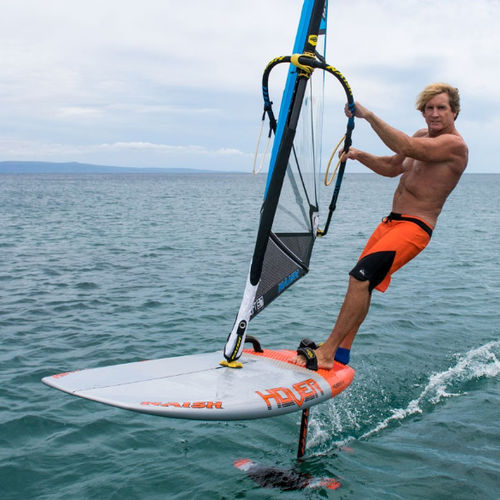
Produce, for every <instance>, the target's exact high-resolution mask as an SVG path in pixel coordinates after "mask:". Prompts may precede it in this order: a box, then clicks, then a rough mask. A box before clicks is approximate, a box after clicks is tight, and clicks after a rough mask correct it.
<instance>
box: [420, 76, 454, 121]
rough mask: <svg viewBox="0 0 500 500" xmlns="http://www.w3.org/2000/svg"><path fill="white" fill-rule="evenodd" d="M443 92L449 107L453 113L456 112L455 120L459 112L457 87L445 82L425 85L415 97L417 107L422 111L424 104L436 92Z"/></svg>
mask: <svg viewBox="0 0 500 500" xmlns="http://www.w3.org/2000/svg"><path fill="white" fill-rule="evenodd" d="M443 92H445V93H446V94H448V98H449V101H450V108H451V110H452V111H453V113H456V116H455V120H456V119H457V116H458V113H459V112H460V96H459V94H458V89H457V88H455V87H452V86H451V85H449V84H447V83H440V82H438V83H431V84H429V85H427V87H425V89H424V90H422V92H420V94H419V95H418V97H417V109H418V110H419V111H421V112H422V113H423V112H424V110H425V105H426V104H427V103H428V102H429V101H430V100H431V99H432V98H433V97H434V96H437V95H438V94H442V93H443Z"/></svg>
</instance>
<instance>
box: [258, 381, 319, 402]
mask: <svg viewBox="0 0 500 500" xmlns="http://www.w3.org/2000/svg"><path fill="white" fill-rule="evenodd" d="M255 392H256V393H257V394H258V395H259V396H260V397H261V398H262V399H263V400H264V401H265V402H266V404H267V409H268V410H272V407H273V401H274V403H275V405H276V407H278V408H283V407H286V406H292V405H297V406H298V407H299V408H300V407H301V406H302V405H303V404H304V403H305V402H306V401H311V400H312V399H316V398H319V396H320V395H321V394H323V390H322V389H321V387H320V385H319V384H318V383H317V382H316V381H315V380H314V379H312V378H309V379H307V380H303V381H302V382H297V383H296V384H293V385H292V387H291V388H290V387H275V388H273V389H266V391H265V392H260V391H255Z"/></svg>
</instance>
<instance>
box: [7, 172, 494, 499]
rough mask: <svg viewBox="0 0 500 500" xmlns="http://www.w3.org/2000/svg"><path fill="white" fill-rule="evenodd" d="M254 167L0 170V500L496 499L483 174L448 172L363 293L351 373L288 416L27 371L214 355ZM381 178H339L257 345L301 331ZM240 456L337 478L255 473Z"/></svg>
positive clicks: (248, 214)
mask: <svg viewBox="0 0 500 500" xmlns="http://www.w3.org/2000/svg"><path fill="white" fill-rule="evenodd" d="M264 182H265V179H264V177H263V176H261V177H259V176H257V177H253V176H251V175H247V174H189V175H188V174H185V175H182V174H111V175H107V174H106V175H104V174H103V175H76V174H73V175H49V174H48V175H1V176H0V332H1V334H0V335H1V343H0V496H1V497H2V498H3V499H31V498H37V499H68V498H71V499H80V498H82V499H87V498H96V499H101V498H102V499H190V500H192V499H198V498H200V499H234V498H240V499H244V498H248V499H254V498H262V499H268V498H290V499H299V498H300V499H302V498H311V499H316V498H339V499H422V498H426V499H427V498H429V499H467V500H470V499H498V498H500V428H499V422H500V339H499V333H500V324H499V318H500V309H499V308H500V265H499V257H498V256H499V253H500V205H499V202H498V197H499V193H500V175H479V174H474V175H472V174H470V175H465V176H464V177H463V179H462V180H461V182H460V184H459V185H458V187H457V188H456V190H455V191H454V192H453V193H452V195H451V196H450V198H449V200H448V202H447V204H446V206H445V209H444V211H443V213H442V215H441V217H440V219H439V221H438V225H437V227H436V230H435V232H434V235H433V238H432V241H431V243H430V245H429V247H428V248H427V249H426V250H425V251H424V252H423V253H422V254H421V255H419V256H418V257H417V258H416V259H415V260H414V261H412V262H411V263H410V264H408V265H407V266H406V267H405V268H403V269H402V270H400V271H399V272H398V273H397V274H396V275H395V276H394V277H393V280H392V284H391V286H390V287H389V289H388V291H387V292H386V293H385V294H380V293H378V292H374V297H373V300H372V307H371V310H370V313H369V315H368V317H367V319H366V321H365V323H364V324H363V326H362V328H361V330H360V333H359V335H358V338H357V339H356V342H355V344H354V346H353V351H352V355H351V365H352V366H353V367H354V368H355V370H356V377H355V379H354V382H353V383H352V385H351V386H350V387H349V388H348V389H347V390H346V391H345V392H344V393H342V394H341V395H339V396H338V397H336V398H334V399H333V400H330V401H329V402H326V403H323V404H320V405H317V406H315V407H313V408H312V410H311V417H310V434H309V439H308V445H307V451H306V455H305V457H304V459H303V460H301V461H298V460H297V459H296V453H297V440H298V434H299V426H300V414H299V413H295V414H289V415H285V416H281V417H276V418H270V419H264V420H251V421H239V422H200V421H188V420H175V419H167V418H161V417H155V416H150V415H144V414H138V413H133V412H128V411H124V410H119V409H116V408H112V407H108V406H105V405H100V404H98V403H93V402H90V401H86V400H83V399H79V398H75V397H72V396H69V395H67V394H65V393H62V392H59V391H55V390H53V389H51V388H49V387H47V386H45V385H43V384H42V383H41V381H40V380H41V378H42V377H44V376H47V375H51V374H54V373H60V372H65V371H70V370H75V369H81V368H90V367H96V366H104V365H109V364H117V363H124V362H131V361H137V360H141V359H154V358H162V357H168V356H180V355H185V354H191V353H199V352H210V351H215V350H218V349H220V348H222V346H223V344H224V342H225V339H226V336H227V334H228V332H229V330H230V328H231V326H232V323H233V321H234V317H235V315H236V312H237V309H238V307H239V303H240V300H241V295H242V292H243V288H244V284H245V279H246V275H247V272H248V265H249V261H250V257H251V254H252V251H253V244H254V240H255V235H256V229H257V220H258V215H259V210H260V204H261V200H262V193H263V186H264ZM395 182H397V181H394V180H393V179H384V178H380V177H377V176H375V175H369V174H366V175H365V174H350V175H347V176H346V178H345V180H344V184H343V187H342V192H341V194H340V200H339V203H338V207H337V210H336V212H335V216H334V219H333V221H332V225H331V227H330V232H329V234H328V236H327V237H325V238H322V239H319V240H318V242H317V244H316V247H315V252H314V255H313V258H312V263H311V271H310V273H309V274H308V276H306V277H305V278H304V279H302V280H301V281H299V282H298V283H297V284H296V285H294V286H293V287H292V288H291V289H290V290H289V291H287V292H286V293H285V294H284V295H283V296H282V297H280V298H279V299H278V300H276V301H275V302H274V303H273V304H272V306H270V307H269V308H268V309H266V310H265V311H264V312H262V313H261V314H260V315H259V316H258V317H257V318H256V319H255V320H254V321H252V323H251V325H250V326H251V328H250V333H251V334H252V335H254V336H256V337H258V338H259V340H260V341H261V343H262V344H263V345H264V347H269V348H283V347H286V348H294V347H296V346H297V344H298V342H299V340H300V339H301V338H303V337H311V338H313V339H315V340H316V341H321V340H323V339H324V338H326V336H327V335H328V334H329V332H330V329H331V327H332V325H333V322H334V320H335V318H336V315H337V313H338V310H339V308H340V306H341V303H342V300H343V297H344V293H345V289H346V285H347V278H348V274H347V273H348V271H349V270H350V268H351V267H352V265H353V263H354V262H355V261H356V259H357V257H358V255H359V253H360V251H361V249H362V247H363V245H364V243H365V241H366V239H367V238H368V236H369V234H370V233H371V231H372V229H373V228H374V227H375V225H376V224H377V223H378V222H379V221H380V219H381V218H382V217H383V216H384V215H386V214H387V213H388V212H389V211H390V205H391V199H392V192H393V191H394V188H395ZM239 458H249V459H251V460H253V461H255V462H258V463H260V464H263V465H267V466H275V467H279V468H283V469H287V470H294V471H296V472H298V473H303V474H311V475H312V476H317V477H333V478H336V479H337V480H338V481H339V482H340V483H341V487H340V488H339V489H337V490H328V489H325V488H318V489H309V490H303V491H281V490H279V489H268V488H263V487H261V486H259V485H258V484H256V483H255V482H254V481H253V480H252V479H251V478H249V477H248V476H247V475H246V474H245V473H244V472H242V471H240V470H238V469H236V468H235V467H234V466H233V462H234V461H235V460H236V459H239Z"/></svg>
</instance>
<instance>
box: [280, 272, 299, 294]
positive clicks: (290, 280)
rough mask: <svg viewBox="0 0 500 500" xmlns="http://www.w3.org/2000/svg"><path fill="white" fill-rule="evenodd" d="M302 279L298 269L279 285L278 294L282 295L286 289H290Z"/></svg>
mask: <svg viewBox="0 0 500 500" xmlns="http://www.w3.org/2000/svg"><path fill="white" fill-rule="evenodd" d="M299 278H300V273H299V270H298V269H296V270H295V271H294V272H293V273H292V274H289V275H288V276H287V277H286V278H285V279H284V280H283V281H282V282H281V283H279V284H278V293H281V292H282V291H283V290H284V289H285V288H287V287H289V286H290V285H291V284H292V283H293V282H294V281H297V280H298V279H299Z"/></svg>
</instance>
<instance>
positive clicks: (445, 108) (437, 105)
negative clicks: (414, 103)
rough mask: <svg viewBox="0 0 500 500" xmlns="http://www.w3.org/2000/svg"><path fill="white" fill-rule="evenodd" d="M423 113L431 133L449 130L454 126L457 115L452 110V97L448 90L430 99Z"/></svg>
mask: <svg viewBox="0 0 500 500" xmlns="http://www.w3.org/2000/svg"><path fill="white" fill-rule="evenodd" d="M423 115H424V119H425V122H426V123H427V126H428V128H429V132H430V134H431V135H433V134H439V133H442V132H447V129H449V128H452V127H453V122H454V121H455V118H456V116H457V114H456V113H454V112H453V111H452V110H451V107H450V98H449V96H448V94H447V93H446V92H443V93H441V94H438V95H436V96H434V97H433V98H432V99H429V101H427V104H426V105H425V108H424V112H423Z"/></svg>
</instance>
